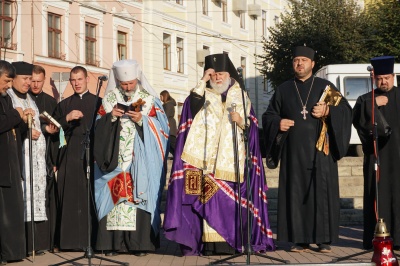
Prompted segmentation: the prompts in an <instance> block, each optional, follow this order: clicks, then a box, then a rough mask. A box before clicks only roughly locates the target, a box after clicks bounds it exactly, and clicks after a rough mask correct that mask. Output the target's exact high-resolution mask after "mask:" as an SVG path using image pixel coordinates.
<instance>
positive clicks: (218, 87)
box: [210, 78, 231, 94]
mask: <svg viewBox="0 0 400 266" xmlns="http://www.w3.org/2000/svg"><path fill="white" fill-rule="evenodd" d="M230 83H231V79H230V78H227V79H226V80H224V81H223V82H222V83H221V84H218V83H216V82H213V81H212V80H210V85H211V88H213V89H214V90H215V91H216V92H217V93H218V94H222V93H224V92H225V91H226V90H227V89H228V88H229V85H230Z"/></svg>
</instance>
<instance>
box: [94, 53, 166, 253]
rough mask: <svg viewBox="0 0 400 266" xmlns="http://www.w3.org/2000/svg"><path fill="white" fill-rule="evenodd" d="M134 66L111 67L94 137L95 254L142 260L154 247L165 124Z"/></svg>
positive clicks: (162, 176)
mask: <svg viewBox="0 0 400 266" xmlns="http://www.w3.org/2000/svg"><path fill="white" fill-rule="evenodd" d="M157 96H158V94H157V93H156V92H155V91H154V90H153V88H152V87H151V86H150V84H149V83H148V82H147V79H146V77H145V75H144V73H143V72H142V70H141V67H140V65H139V64H138V63H137V61H136V60H121V61H117V62H115V63H114V64H113V67H112V69H111V70H110V81H109V82H108V84H107V90H106V94H105V96H104V99H103V105H102V108H101V109H100V111H99V120H98V121H97V125H96V132H95V147H94V158H95V161H96V163H95V200H96V207H97V213H98V219H99V230H98V238H97V244H96V249H98V250H103V251H105V255H106V256H114V255H117V253H118V252H120V251H125V250H127V251H129V252H130V253H132V254H133V255H136V256H145V255H147V253H148V252H154V251H155V250H156V249H157V248H159V247H160V226H161V217H160V213H161V210H160V201H161V192H162V190H163V188H164V185H165V174H166V169H164V163H165V160H166V159H167V155H168V153H167V143H168V131H169V128H168V118H167V116H166V114H165V112H164V110H163V108H162V103H161V101H160V99H158V97H157Z"/></svg>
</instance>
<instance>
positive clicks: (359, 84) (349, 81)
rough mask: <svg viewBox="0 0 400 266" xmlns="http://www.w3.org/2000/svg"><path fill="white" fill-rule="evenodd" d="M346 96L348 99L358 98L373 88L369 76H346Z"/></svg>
mask: <svg viewBox="0 0 400 266" xmlns="http://www.w3.org/2000/svg"><path fill="white" fill-rule="evenodd" d="M343 84H344V97H346V99H347V100H357V98H358V96H361V95H363V94H365V93H367V92H369V91H370V90H371V80H370V78H369V77H345V78H344V79H343Z"/></svg>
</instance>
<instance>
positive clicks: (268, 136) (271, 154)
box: [262, 91, 289, 169]
mask: <svg viewBox="0 0 400 266" xmlns="http://www.w3.org/2000/svg"><path fill="white" fill-rule="evenodd" d="M280 106H281V104H280V101H279V92H278V91H276V92H275V94H274V96H272V99H271V101H270V103H269V106H268V108H267V111H265V113H264V114H263V116H262V125H263V132H264V142H265V144H266V145H265V147H264V148H266V163H267V167H268V168H269V169H275V168H277V167H278V164H279V161H280V158H281V153H282V148H283V144H284V143H285V140H286V137H287V135H288V134H289V131H286V132H282V131H280V130H279V128H280V122H281V120H282V118H281V116H280Z"/></svg>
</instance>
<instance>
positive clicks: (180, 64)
mask: <svg viewBox="0 0 400 266" xmlns="http://www.w3.org/2000/svg"><path fill="white" fill-rule="evenodd" d="M178 44H180V45H178ZM176 59H177V62H176V63H177V65H176V66H177V67H176V72H178V73H181V74H183V73H184V72H185V40H184V39H183V38H180V37H176Z"/></svg>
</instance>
